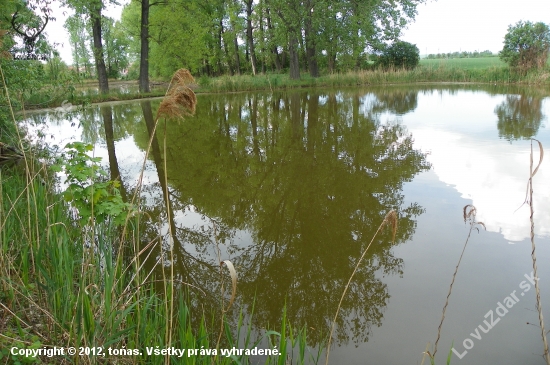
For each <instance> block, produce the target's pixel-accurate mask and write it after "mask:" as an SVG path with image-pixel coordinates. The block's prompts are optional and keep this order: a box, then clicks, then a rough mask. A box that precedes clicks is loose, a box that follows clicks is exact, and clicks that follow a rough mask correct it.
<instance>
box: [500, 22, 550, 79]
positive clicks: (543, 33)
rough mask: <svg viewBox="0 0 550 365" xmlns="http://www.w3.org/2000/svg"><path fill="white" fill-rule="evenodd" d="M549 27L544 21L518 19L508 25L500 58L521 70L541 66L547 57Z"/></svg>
mask: <svg viewBox="0 0 550 365" xmlns="http://www.w3.org/2000/svg"><path fill="white" fill-rule="evenodd" d="M549 48H550V28H549V27H548V25H546V24H544V23H541V22H539V23H535V24H533V23H531V22H523V21H520V22H518V23H516V25H514V26H512V25H510V26H508V33H506V36H505V37H504V48H503V49H502V51H500V53H499V56H500V59H501V60H502V61H504V62H506V63H507V64H508V65H510V67H513V68H516V69H518V70H519V71H521V72H526V71H528V70H530V69H533V68H542V67H543V66H544V65H545V64H546V60H547V59H548V49H549Z"/></svg>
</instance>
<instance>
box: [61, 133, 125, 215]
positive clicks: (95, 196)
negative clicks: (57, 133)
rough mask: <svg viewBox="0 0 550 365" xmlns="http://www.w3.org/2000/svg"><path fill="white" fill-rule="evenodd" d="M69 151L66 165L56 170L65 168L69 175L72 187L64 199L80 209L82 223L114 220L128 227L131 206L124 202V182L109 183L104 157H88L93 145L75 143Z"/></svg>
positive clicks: (65, 155)
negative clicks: (103, 165)
mask: <svg viewBox="0 0 550 365" xmlns="http://www.w3.org/2000/svg"><path fill="white" fill-rule="evenodd" d="M65 148H66V152H65V154H64V156H63V162H61V164H60V165H57V167H56V169H57V170H58V171H61V169H63V171H64V172H65V174H66V175H67V184H68V187H67V189H66V190H65V191H64V192H63V196H64V198H65V201H67V202H71V203H72V204H73V206H74V207H75V208H76V209H77V210H78V213H79V215H80V222H81V224H83V225H85V224H87V223H88V222H89V220H90V219H94V220H95V221H96V222H103V221H105V220H108V219H111V220H112V222H113V223H114V224H115V225H122V224H124V222H125V220H126V216H127V214H128V208H129V204H127V203H125V202H124V201H123V200H122V197H121V195H120V191H119V190H118V187H119V186H120V182H119V181H109V180H107V172H106V171H105V170H104V169H103V168H102V167H101V166H100V165H99V163H100V162H101V157H90V156H88V154H87V152H90V151H92V150H93V146H92V145H91V144H85V143H82V142H73V143H69V144H67V145H66V146H65Z"/></svg>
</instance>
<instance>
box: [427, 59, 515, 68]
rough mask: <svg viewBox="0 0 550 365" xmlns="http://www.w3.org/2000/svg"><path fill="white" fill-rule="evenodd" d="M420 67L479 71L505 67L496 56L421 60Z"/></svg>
mask: <svg viewBox="0 0 550 365" xmlns="http://www.w3.org/2000/svg"><path fill="white" fill-rule="evenodd" d="M420 65H422V66H445V67H459V68H463V69H480V68H488V67H501V66H506V63H504V62H502V61H501V60H500V58H499V57H498V56H494V57H480V58H442V59H427V58H424V59H421V60H420Z"/></svg>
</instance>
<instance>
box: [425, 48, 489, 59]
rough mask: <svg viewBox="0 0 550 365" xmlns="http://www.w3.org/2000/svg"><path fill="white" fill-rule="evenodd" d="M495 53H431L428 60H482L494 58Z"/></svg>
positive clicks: (487, 51)
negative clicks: (482, 58)
mask: <svg viewBox="0 0 550 365" xmlns="http://www.w3.org/2000/svg"><path fill="white" fill-rule="evenodd" d="M493 56H495V54H493V52H491V51H489V50H486V51H482V52H478V51H474V52H466V51H464V52H452V53H451V52H449V53H430V54H429V55H427V56H426V58H427V59H429V60H433V59H442V58H481V57H493Z"/></svg>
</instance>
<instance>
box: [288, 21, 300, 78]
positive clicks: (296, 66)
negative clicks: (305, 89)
mask: <svg viewBox="0 0 550 365" xmlns="http://www.w3.org/2000/svg"><path fill="white" fill-rule="evenodd" d="M289 33H290V34H289V37H290V39H289V41H288V51H289V53H290V78H291V79H292V80H299V79H300V63H299V59H298V39H296V32H294V30H293V29H289Z"/></svg>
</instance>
